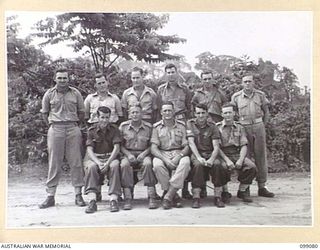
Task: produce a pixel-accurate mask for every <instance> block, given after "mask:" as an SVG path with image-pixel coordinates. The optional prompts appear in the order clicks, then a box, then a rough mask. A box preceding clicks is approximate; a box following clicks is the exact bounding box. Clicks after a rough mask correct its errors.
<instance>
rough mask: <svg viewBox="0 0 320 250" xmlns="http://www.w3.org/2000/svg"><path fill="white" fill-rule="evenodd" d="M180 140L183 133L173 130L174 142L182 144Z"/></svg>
mask: <svg viewBox="0 0 320 250" xmlns="http://www.w3.org/2000/svg"><path fill="white" fill-rule="evenodd" d="M182 139H183V132H182V131H181V130H175V131H174V141H175V142H176V143H177V144H179V145H180V144H182Z"/></svg>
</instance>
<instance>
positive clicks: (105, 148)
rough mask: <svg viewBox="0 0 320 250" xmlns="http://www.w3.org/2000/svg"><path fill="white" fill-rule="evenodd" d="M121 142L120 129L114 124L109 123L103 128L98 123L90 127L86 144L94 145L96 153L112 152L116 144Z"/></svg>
mask: <svg viewBox="0 0 320 250" xmlns="http://www.w3.org/2000/svg"><path fill="white" fill-rule="evenodd" d="M120 143H121V136H120V131H119V129H118V128H117V126H116V125H114V124H109V125H108V126H107V127H106V128H105V129H104V130H102V129H101V128H100V127H99V126H98V124H97V123H96V124H94V125H93V126H92V127H90V128H89V129H88V136H87V142H86V145H87V146H91V147H93V152H94V153H96V154H106V153H111V152H112V150H113V147H114V144H120Z"/></svg>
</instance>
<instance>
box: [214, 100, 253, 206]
mask: <svg viewBox="0 0 320 250" xmlns="http://www.w3.org/2000/svg"><path fill="white" fill-rule="evenodd" d="M234 116H235V112H234V106H233V104H231V103H227V104H225V105H223V106H222V117H223V118H224V119H223V121H221V122H218V123H217V124H216V125H217V127H218V129H219V131H220V136H221V142H220V150H219V158H218V159H216V161H215V162H214V166H221V165H222V166H223V168H227V169H229V170H233V169H235V170H237V172H238V180H239V182H240V185H239V190H238V193H237V196H238V198H240V199H242V200H243V201H244V202H252V200H251V199H250V194H249V193H248V192H247V191H246V190H247V188H249V186H250V184H251V183H252V180H253V179H254V178H255V176H256V172H257V170H256V166H255V164H254V163H253V162H252V161H251V160H250V159H249V158H247V157H246V154H247V144H248V140H247V137H246V132H245V129H244V128H243V127H242V126H241V125H240V124H238V123H236V122H235V121H234Z"/></svg>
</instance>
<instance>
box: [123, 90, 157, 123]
mask: <svg viewBox="0 0 320 250" xmlns="http://www.w3.org/2000/svg"><path fill="white" fill-rule="evenodd" d="M137 104H139V105H140V106H141V108H142V120H144V121H147V122H150V123H153V122H154V121H153V117H154V114H153V112H155V111H156V110H158V104H157V94H156V93H155V92H154V90H153V89H152V88H149V87H147V86H144V88H143V91H142V94H141V96H138V94H137V92H136V91H135V90H134V88H133V87H130V88H128V89H126V90H125V91H124V92H123V94H122V98H121V105H122V108H123V109H124V110H126V111H127V112H128V110H129V109H130V107H132V106H135V105H137Z"/></svg>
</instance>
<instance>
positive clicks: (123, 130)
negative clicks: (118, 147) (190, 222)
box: [119, 120, 152, 151]
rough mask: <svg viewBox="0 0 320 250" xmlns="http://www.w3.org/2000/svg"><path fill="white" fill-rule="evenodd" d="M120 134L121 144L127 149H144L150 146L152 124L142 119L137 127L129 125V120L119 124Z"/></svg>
mask: <svg viewBox="0 0 320 250" xmlns="http://www.w3.org/2000/svg"><path fill="white" fill-rule="evenodd" d="M119 130H120V135H121V137H122V138H123V140H122V146H124V147H125V148H126V149H128V150H133V151H144V150H146V149H147V148H148V147H150V139H151V133H152V125H151V124H150V123H147V122H144V121H142V123H141V125H140V127H139V128H135V127H133V126H132V125H131V121H130V120H129V121H125V122H123V123H121V124H120V127H119Z"/></svg>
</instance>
